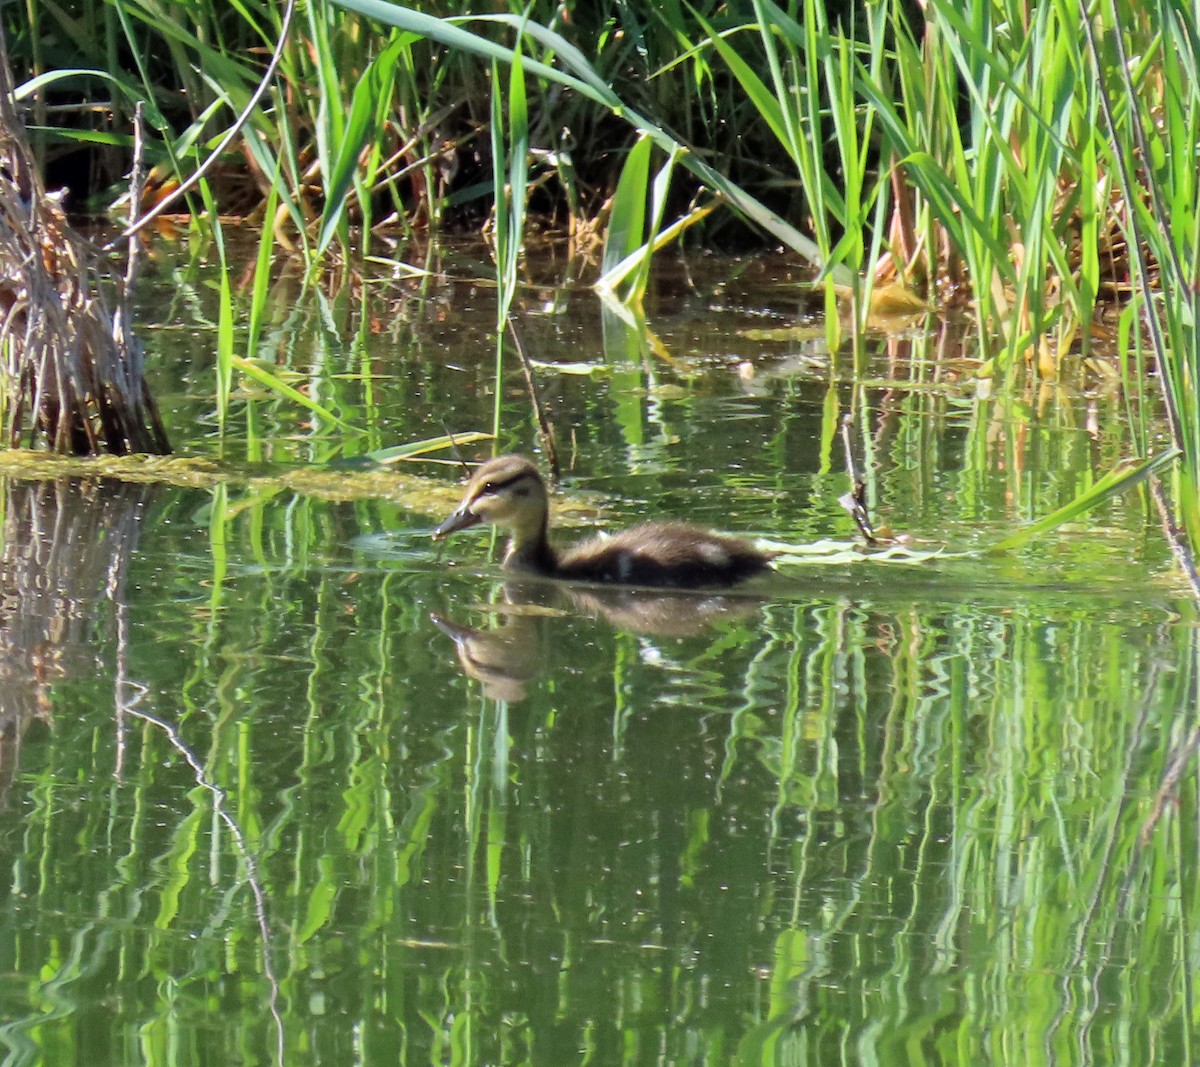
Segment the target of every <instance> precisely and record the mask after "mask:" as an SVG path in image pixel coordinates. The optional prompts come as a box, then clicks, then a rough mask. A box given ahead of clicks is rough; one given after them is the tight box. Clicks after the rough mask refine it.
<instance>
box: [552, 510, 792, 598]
mask: <svg viewBox="0 0 1200 1067" xmlns="http://www.w3.org/2000/svg"><path fill="white" fill-rule="evenodd" d="M771 559H772V556H771V555H770V554H768V553H766V552H762V551H760V550H759V549H757V548H755V547H754V546H753V545H752V544H750V543H749V542H748V541H742V540H739V539H737V538H733V537H722V536H721V535H720V534H714V533H710V532H709V531H708V530H704V529H701V528H700V527H698V526H689V525H687V524H686V523H675V522H652V523H646V524H645V525H644V526H635V527H633V528H632V529H629V530H623V531H622V532H621V533H618V534H615V535H613V536H612V537H609V538H595V539H592V540H590V541H585V542H583V543H582V544H579V545H575V546H574V547H572V548H569V549H567V550H566V551H565V552H563V553H562V555H561V556H560V558H559V560H558V567H557V574H558V576H559V577H562V578H574V579H576V580H578V581H589V582H618V583H620V584H622V585H649V586H670V587H674V588H697V589H699V588H703V587H705V586H708V587H712V586H728V585H733V584H734V583H736V582H740V581H743V580H744V579H746V578H751V577H753V576H754V575H756V574H761V573H763V572H764V571H766V570H768V569H769V567H770V563H771Z"/></svg>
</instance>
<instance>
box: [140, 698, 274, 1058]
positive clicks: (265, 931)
mask: <svg viewBox="0 0 1200 1067" xmlns="http://www.w3.org/2000/svg"><path fill="white" fill-rule="evenodd" d="M125 687H127V688H131V689H134V690H136V691H137V695H136V696H135V697H134V698H133V699H132V700H129V699H126V697H125V694H124V693H122V694H121V700H120V706H121V710H122V711H123V713H124V714H126V715H132V716H133V717H134V718H137V719H141V720H142V721H143V722H145V723H149V724H150V725H151V726H157V727H158V728H159V729H160V730H162V732H163V733H164V734H165V735H166V738H167V741H168V742H169V743H170V745H171V747H172V748H174V749H175V751H176V752H178V753H179V754H180V755H181V756H182V757H183V759H184V761H185V762H186V763H187V765H188V766H189V767H191V769H192V774H193V775H194V776H195V779H196V784H197V785H198V786H200V788H201V789H204V790H206V791H207V792H208V793H209V795H210V796H211V797H212V806H213V812H214V813H215V814H216V816H217V817H218V818H219V819H220V820H221V821H222V822H223V823H224V824H225V826H226V827H227V828H228V830H229V833H230V836H231V837H232V838H233V840H234V843H235V844H236V846H237V849H238V852H239V853H240V854H241V857H242V862H243V863H244V864H245V865H246V881H247V882H248V883H249V885H250V892H251V893H252V894H253V895H254V914H255V918H256V919H257V920H258V931H259V936H260V937H261V938H262V949H263V953H262V958H263V977H264V978H266V980H267V984H268V985H269V986H270V988H271V996H270V1000H269V1002H268V1010H269V1011H270V1013H271V1018H272V1019H274V1021H275V1034H276V1062H277V1063H278V1064H279V1065H280V1067H282V1065H283V1062H284V1058H283V1052H284V1043H283V1019H282V1018H281V1017H280V1014H279V979H278V978H277V977H276V974H275V966H274V964H273V963H272V962H271V928H270V925H269V924H268V922H267V896H266V893H265V891H264V890H263V887H262V881H261V879H260V878H259V874H258V864H256V863H255V862H254V857H253V856H252V855H251V854H250V847H249V845H248V843H247V841H246V835H245V834H244V833H243V832H242V828H241V827H240V826H239V825H238V824H237V820H236V819H234V817H233V816H232V815H230V814H229V812H227V811H226V810H225V795H226V794H225V790H224V789H222V788H221V787H220V786H219V785H217V784H216V783H214V782H210V781H209V780H208V775H207V774H206V773H205V771H204V766H203V765H202V764H201V762H200V760H199V759H198V758H197V757H196V755H195V753H193V752H192V750H191V749H189V748H188V747H187V745H185V744H184V743H183V739H182V738H181V737H180V736H179V731H178V730H177V729H176V727H175V726H174V725H173V724H172V723H169V722H167V721H166V720H165V719H160V718H159V717H158V716H157V715H154V714H152V713H150V712H148V711H140V710H138V707H137V703H138V701H140V700H141V699H142V697H143V696H145V695H146V692H147V690H146V687H145V686H143V685H141V684H140V683H139V682H133V681H129V680H125Z"/></svg>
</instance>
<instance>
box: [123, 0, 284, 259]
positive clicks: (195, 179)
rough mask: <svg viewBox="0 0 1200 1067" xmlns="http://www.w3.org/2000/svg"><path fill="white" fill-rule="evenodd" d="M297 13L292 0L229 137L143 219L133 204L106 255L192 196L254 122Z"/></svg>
mask: <svg viewBox="0 0 1200 1067" xmlns="http://www.w3.org/2000/svg"><path fill="white" fill-rule="evenodd" d="M295 12H296V0H288V3H287V7H285V8H284V10H283V21H282V22H281V23H280V26H279V40H278V42H276V45H275V51H274V52H273V53H271V62H270V63H268V64H267V69H266V71H265V72H264V73H263V76H262V79H261V80H260V81H259V83H258V86H257V87H256V88H255V90H254V92H253V93H251V95H250V99H249V101H247V103H246V106H245V108H243V109H242V113H241V114H240V115H238V117H237V119H236V121H235V122H234V124H233V125H232V126H230V127H229V129H228V130H227V131H226V133H225V136H224V137H222V138H221V142H220V144H218V145H217V147H216V148H214V149H213V150H212V152H211V153H210V154H209V156H208V158H207V159H206V160H205V161H204V162H203V163H201V164H200V166H199V167H197V168H196V169H195V170H194V171H193V172H192V173H191V174H190V175H189V176H188V178H187V180H186V181H184V182H183V183H182V184H181V185H180V186H179V188H177V189H175V190H174V191H173V192H172V193H171V194H170V195H169V196H165V197H163V199H162V200H160V201H159V202H158V203H157V204H155V205H154V207H153V208H152V209H151V210H150V211H147V212H146V214H145V215H143V216H142V217H141V218H140V219H136V220H135V219H134V213H135V212H136V211H137V209H138V205H137V203H136V202H133V201H131V202H130V205H129V225H128V226H126V227H125V229H124V230H123V231H122V232H121V235H120V236H119V237H118V238H117V239H116V240H114V241H110V242H109V243H108V244H106V245H105V246H104V251H105V252H111V251H112V250H113V249H114V248H116V246H117V244H118V243H119V242H120V241H123V240H126V239H128V238H130V237H132V236H133V235H134V234H136V233H138V232H140V231H141V230H143V229H145V228H146V226H147V225H149V223H151V222H152V221H153V220H154V219H156V218H158V216H159V215H161V214H163V212H165V211H166V210H167V208H169V207H171V206H172V205H173V204H174V203H175V202H176V201H177V200H178V199H179V198H180V197H182V196H184V195H186V194H187V193H190V192H191V191H192V190H193V189H194V188H195V187H196V186H197V185H198V184H199V183H200V181H201V179H203V178H204V176H205V175H206V174H207V173H208V172H209V171H210V170H212V168H213V167H214V166H216V163H217V160H218V159H220V158H221V156H222V155H224V154H225V149H227V148H228V147H229V146H230V145H231V144H232V143H233V141H234V138H236V137H237V136H238V134H240V133H241V132H242V128H243V127H244V126H245V125H246V123H247V122H249V121H250V116H251V115H252V114H253V113H254V109H255V108H257V107H258V105H259V102H260V101H261V100H262V98H263V96H264V95H265V94H266V91H267V89H268V88H270V85H271V81H272V79H274V77H275V71H276V70H277V69H278V67H279V63H280V61H281V60H282V59H283V49H284V45H285V44H286V43H287V39H288V34H289V33H290V32H291V28H292V16H293V15H294V14H295Z"/></svg>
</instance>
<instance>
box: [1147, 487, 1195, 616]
mask: <svg viewBox="0 0 1200 1067" xmlns="http://www.w3.org/2000/svg"><path fill="white" fill-rule="evenodd" d="M1150 495H1151V497H1152V498H1153V499H1154V506H1155V507H1156V508H1158V518H1159V521H1160V522H1161V523H1162V528H1163V536H1164V537H1165V538H1166V539H1167V544H1168V545H1170V546H1171V552H1172V553H1173V554H1174V556H1175V562H1176V563H1177V564H1178V565H1179V569H1180V570H1181V571H1183V576H1184V577H1185V578H1186V579H1187V580H1188V585H1190V586H1191V588H1192V596H1194V597H1195V598H1196V599H1197V600H1198V601H1200V573H1198V572H1197V570H1196V557H1195V556H1194V555H1193V554H1192V549H1191V546H1190V545H1189V544H1188V539H1187V535H1186V534H1185V533H1184V532H1183V531H1182V530H1180V528H1179V524H1178V523H1177V522H1176V521H1175V518H1174V516H1173V515H1172V514H1171V504H1170V501H1168V500H1167V491H1166V490H1165V489H1164V488H1163V484H1162V481H1161V480H1160V479H1158V478H1154V477H1152V478H1151V479H1150Z"/></svg>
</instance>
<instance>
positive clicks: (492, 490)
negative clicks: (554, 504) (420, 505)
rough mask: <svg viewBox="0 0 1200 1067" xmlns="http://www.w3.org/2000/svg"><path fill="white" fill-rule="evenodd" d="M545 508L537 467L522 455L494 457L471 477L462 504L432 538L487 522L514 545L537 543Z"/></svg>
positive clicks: (543, 487)
mask: <svg viewBox="0 0 1200 1067" xmlns="http://www.w3.org/2000/svg"><path fill="white" fill-rule="evenodd" d="M548 508H549V502H548V498H547V496H546V483H545V482H544V481H542V476H541V475H540V474H539V473H538V469H537V467H535V466H534V465H533V464H532V463H531V462H530V461H529V460H527V459H526V458H525V457H524V456H516V455H509V456H497V457H496V458H495V459H489V460H488V461H487V462H486V463H485V464H484V465H483V466H482V467H480V468H479V469H478V470H477V471H476V472H475V474H474V475H473V476H472V477H471V480H470V481H469V482H468V483H467V491H466V493H465V494H464V495H463V499H462V503H461V504H459V505H458V507H457V508H456V509H455V510H454V513H453V514H452V515H450V517H449V518H447V519H446V521H445V522H443V523H442V524H441V526H439V527H438V528H437V529H436V530H434V531H433V539H434V540H435V541H440V540H441V539H442V538H443V537H448V536H449V535H450V534H452V533H455V532H456V531H458V530H465V529H467V528H468V527H470V526H476V525H478V524H479V523H481V522H487V523H491V524H492V525H493V526H499V527H502V528H503V529H505V530H507V531H508V532H509V533H510V535H511V536H512V538H513V541H514V542H515V543H517V544H521V543H523V542H531V541H536V540H538V539H541V538H544V537H545V535H546V512H547V509H548Z"/></svg>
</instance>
